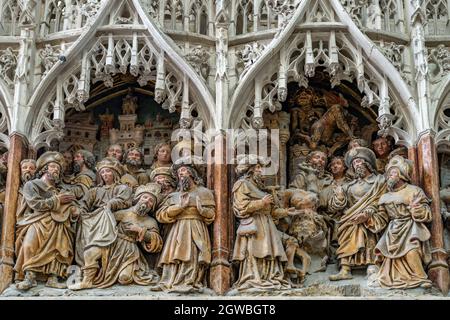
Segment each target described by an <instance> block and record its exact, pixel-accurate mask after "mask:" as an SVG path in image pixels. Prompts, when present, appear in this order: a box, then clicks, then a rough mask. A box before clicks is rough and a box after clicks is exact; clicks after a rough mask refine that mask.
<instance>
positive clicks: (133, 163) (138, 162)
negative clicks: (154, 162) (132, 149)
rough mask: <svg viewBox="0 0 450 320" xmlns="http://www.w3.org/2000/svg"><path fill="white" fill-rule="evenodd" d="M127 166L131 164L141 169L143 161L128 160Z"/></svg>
mask: <svg viewBox="0 0 450 320" xmlns="http://www.w3.org/2000/svg"><path fill="white" fill-rule="evenodd" d="M127 164H129V165H130V166H132V167H139V166H140V165H141V161H139V160H134V159H127Z"/></svg>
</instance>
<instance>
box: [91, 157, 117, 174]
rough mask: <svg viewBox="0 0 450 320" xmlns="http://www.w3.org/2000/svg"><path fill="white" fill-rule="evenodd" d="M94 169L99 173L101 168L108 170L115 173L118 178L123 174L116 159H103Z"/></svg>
mask: <svg viewBox="0 0 450 320" xmlns="http://www.w3.org/2000/svg"><path fill="white" fill-rule="evenodd" d="M95 168H96V169H97V172H100V170H102V169H103V168H110V169H112V170H114V171H116V172H117V173H118V174H119V175H120V176H123V174H124V171H123V167H122V164H121V163H120V162H119V161H118V160H117V159H116V158H112V157H106V158H103V159H102V160H101V161H100V162H98V163H97V165H96V167H95Z"/></svg>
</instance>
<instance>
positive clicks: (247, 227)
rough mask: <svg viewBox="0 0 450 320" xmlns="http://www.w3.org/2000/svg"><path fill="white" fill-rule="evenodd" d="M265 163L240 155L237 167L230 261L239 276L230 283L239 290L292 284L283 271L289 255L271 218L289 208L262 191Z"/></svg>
mask: <svg viewBox="0 0 450 320" xmlns="http://www.w3.org/2000/svg"><path fill="white" fill-rule="evenodd" d="M255 160H256V161H255ZM255 163H256V164H255ZM268 164H269V162H268V160H267V159H264V158H261V157H257V156H255V155H250V156H247V157H243V158H242V159H240V160H239V163H238V166H237V167H236V173H237V174H238V175H240V178H239V180H238V181H236V183H235V184H234V186H233V191H232V193H233V211H234V214H235V216H236V217H237V218H238V219H239V221H240V225H239V228H238V230H237V236H236V242H235V244H234V250H233V257H232V261H233V262H235V263H239V276H238V279H237V281H236V282H235V283H234V285H233V287H234V288H236V289H238V290H247V289H262V290H274V289H275V290H282V289H289V288H290V287H291V285H290V282H289V281H288V280H287V278H286V276H285V273H284V264H286V263H287V262H288V258H287V256H286V252H285V249H284V247H283V242H282V237H281V236H282V233H281V232H279V230H278V229H277V227H276V225H275V223H274V219H277V218H279V217H283V216H287V214H288V209H285V208H280V207H276V206H275V205H274V202H275V199H274V197H273V195H272V194H269V193H267V192H265V191H263V189H264V184H263V182H262V179H261V174H262V168H263V167H264V166H267V165H268Z"/></svg>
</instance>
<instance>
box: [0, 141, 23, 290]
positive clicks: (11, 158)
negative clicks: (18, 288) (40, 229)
mask: <svg viewBox="0 0 450 320" xmlns="http://www.w3.org/2000/svg"><path fill="white" fill-rule="evenodd" d="M26 145H27V143H26V140H25V138H24V137H23V136H22V135H20V134H18V133H13V134H12V135H11V136H10V148H9V152H8V174H7V177H6V195H5V199H6V201H5V211H4V213H3V225H2V236H1V245H0V254H1V262H0V292H3V291H4V290H5V289H6V288H7V287H8V286H9V285H10V284H11V283H12V281H13V278H14V271H13V268H14V242H15V229H16V212H17V199H18V197H19V186H20V161H22V159H23V158H24V157H25V156H26Z"/></svg>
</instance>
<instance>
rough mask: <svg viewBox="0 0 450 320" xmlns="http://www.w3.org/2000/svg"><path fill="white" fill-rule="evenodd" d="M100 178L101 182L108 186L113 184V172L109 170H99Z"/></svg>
mask: <svg viewBox="0 0 450 320" xmlns="http://www.w3.org/2000/svg"><path fill="white" fill-rule="evenodd" d="M100 176H101V177H102V180H103V182H104V183H105V184H106V185H107V186H108V185H111V184H113V183H114V171H113V170H112V169H111V168H103V169H101V170H100Z"/></svg>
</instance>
